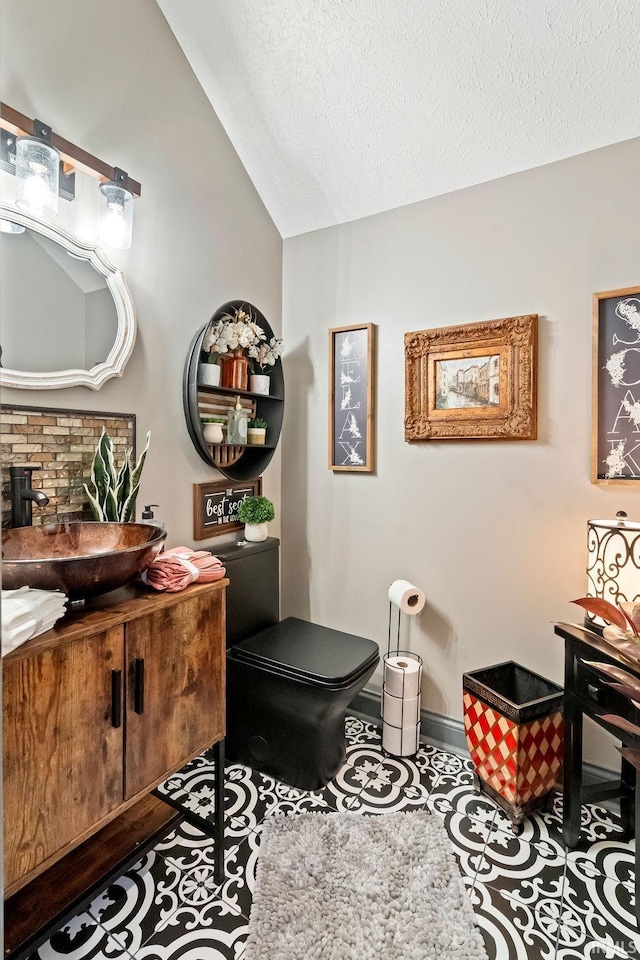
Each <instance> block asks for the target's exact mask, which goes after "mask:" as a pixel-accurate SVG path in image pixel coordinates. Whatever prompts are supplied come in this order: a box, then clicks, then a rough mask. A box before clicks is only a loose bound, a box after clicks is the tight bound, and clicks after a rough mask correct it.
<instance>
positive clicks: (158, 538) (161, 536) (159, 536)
mask: <svg viewBox="0 0 640 960" xmlns="http://www.w3.org/2000/svg"><path fill="white" fill-rule="evenodd" d="M89 523H91V524H93V523H95V524H96V525H98V524H99V525H100V526H104V527H121V526H123V524H122V522H119V521H117V520H115V521H112V520H69V521H68V522H64V521H62V522H60V523H42V524H39V525H38V526H39V527H40V528H41V529H43V530H46V529H47V528H50V527H62V528H64V527H73V526H76V525H80V524H82V525H83V526H84V525H85V524H89ZM127 525H130V526H132V527H154V528H155V530H156V534H155V535H154V536H153V537H152V538H151V539H150V540H144V541H142V542H141V543H136V544H133V545H132V546H130V547H123V548H122V549H120V550H118V549H116V550H114V549H113V548H111V549H109V550H100V551H99V552H98V553H76V554H70V555H69V556H66V557H21V558H20V559H15V560H12V559H11V558H10V557H4V556H3V557H2V563H11V564H14V563H15V564H27V563H44V562H46V563H70V562H72V561H74V560H87V559H90V558H94V557H109V556H113V557H115V556H123V555H124V554H127V553H133V552H134V551H139V550H140V549H141V548H143V547H144V548H147V547H152V546H155V545H156V544H157V543H162V541H163V540H165V539H166V536H167V531H166V530H165V529H164V527H160V526H157V525H156V524H151V523H135V522H134V523H131V524H129V523H128V522H127ZM10 529H14V530H15V529H19V528H17V527H13V528H10Z"/></svg>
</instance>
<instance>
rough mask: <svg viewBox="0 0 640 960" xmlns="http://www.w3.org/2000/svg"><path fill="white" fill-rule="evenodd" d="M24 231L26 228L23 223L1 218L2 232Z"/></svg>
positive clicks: (0, 227)
mask: <svg viewBox="0 0 640 960" xmlns="http://www.w3.org/2000/svg"><path fill="white" fill-rule="evenodd" d="M24 231H25V228H24V227H23V226H22V224H21V223H14V222H13V220H3V219H0V233H24Z"/></svg>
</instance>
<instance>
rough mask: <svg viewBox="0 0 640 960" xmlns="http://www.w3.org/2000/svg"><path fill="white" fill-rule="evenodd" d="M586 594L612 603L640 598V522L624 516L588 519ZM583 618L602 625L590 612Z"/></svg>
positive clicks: (600, 620)
mask: <svg viewBox="0 0 640 960" xmlns="http://www.w3.org/2000/svg"><path fill="white" fill-rule="evenodd" d="M587 546H588V551H589V553H588V560H587V596H589V597H600V598H601V599H603V600H608V601H609V603H612V604H613V605H614V606H617V605H618V604H620V603H625V602H633V601H637V600H640V523H637V522H635V521H633V520H627V519H616V520H589V521H588V522H587ZM586 619H587V620H588V621H589V622H590V623H591V624H592V625H594V626H598V627H603V626H604V625H605V623H606V621H604V620H602V619H601V618H600V617H595V616H594V615H593V614H587V617H586Z"/></svg>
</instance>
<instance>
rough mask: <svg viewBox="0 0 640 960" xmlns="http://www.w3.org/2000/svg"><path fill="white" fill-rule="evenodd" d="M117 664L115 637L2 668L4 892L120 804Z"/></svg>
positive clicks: (108, 634)
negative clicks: (115, 711)
mask: <svg viewBox="0 0 640 960" xmlns="http://www.w3.org/2000/svg"><path fill="white" fill-rule="evenodd" d="M122 655H123V628H122V627H115V628H113V629H110V630H106V631H104V632H102V633H98V634H96V635H94V636H91V637H86V638H83V639H79V640H76V641H73V642H70V643H65V644H61V645H60V646H58V647H57V648H54V649H49V650H45V651H43V652H41V653H38V654H34V655H33V656H31V657H30V656H26V657H21V658H20V659H17V660H15V661H14V660H9V661H5V663H4V669H3V684H2V687H3V735H4V736H3V739H4V864H5V885H6V888H8V892H11V890H12V888H13V886H14V884H16V882H17V881H19V880H20V878H23V877H25V876H26V875H27V874H29V873H30V872H31V871H32V870H33V869H34V868H36V867H37V866H38V865H39V864H41V863H43V862H44V861H46V860H48V859H49V858H50V857H52V856H54V855H55V854H56V853H57V852H58V851H61V850H62V849H63V848H64V847H65V846H67V845H68V844H70V843H72V841H74V840H75V839H76V838H77V837H78V836H79V835H81V834H82V833H84V832H85V831H87V830H89V828H90V827H91V826H92V825H93V824H95V823H96V822H97V821H99V820H101V819H102V818H103V817H105V816H106V815H107V814H108V813H110V812H111V811H112V810H114V809H115V808H116V807H117V806H118V804H120V803H121V802H122V729H123V728H122V725H120V726H119V727H114V726H113V723H114V722H116V723H117V719H118V718H117V716H114V715H113V714H114V710H113V708H114V707H117V705H118V703H117V701H118V697H119V696H120V697H121V696H122V689H123V677H122ZM112 697H113V700H112ZM18 886H20V884H18ZM6 892H7V890H5V893H6Z"/></svg>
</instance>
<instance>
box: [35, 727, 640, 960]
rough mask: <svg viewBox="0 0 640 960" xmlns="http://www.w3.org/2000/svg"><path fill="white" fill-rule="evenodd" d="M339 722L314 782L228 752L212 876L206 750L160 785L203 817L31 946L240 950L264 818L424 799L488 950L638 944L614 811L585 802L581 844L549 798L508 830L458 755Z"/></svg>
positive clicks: (126, 959) (167, 955)
mask: <svg viewBox="0 0 640 960" xmlns="http://www.w3.org/2000/svg"><path fill="white" fill-rule="evenodd" d="M346 732H347V760H346V763H345V765H344V767H343V768H342V770H341V771H340V772H339V773H338V775H337V777H336V778H335V780H333V781H332V782H331V783H329V784H328V785H327V786H326V787H325V788H324V789H323V790H318V791H316V792H313V793H307V792H304V791H301V790H295V789H293V788H291V787H289V786H286V785H285V784H283V783H280V782H278V781H277V780H274V779H273V778H271V777H266V776H262V775H261V774H258V773H255V772H254V771H252V770H250V769H249V768H247V767H244V766H241V765H238V764H235V765H234V764H231V765H228V766H227V770H226V809H227V817H228V819H227V824H226V831H225V836H226V841H225V846H226V854H225V862H226V867H225V881H224V883H223V884H222V885H221V886H219V885H217V884H216V883H215V882H214V881H213V844H212V841H211V839H210V837H209V836H208V835H207V830H208V826H209V824H208V822H207V821H211V818H212V816H213V813H214V811H213V783H212V764H211V760H210V758H209V757H208V756H207V754H204V755H203V756H201V757H198V758H197V759H196V760H193V761H192V762H191V763H190V764H188V766H186V767H185V768H184V769H183V770H181V771H180V772H179V773H177V774H175V775H174V776H172V777H171V778H170V779H169V780H167V781H166V782H165V783H164V784H163V785H162V787H161V788H160V792H161V793H165V794H167V795H169V796H171V798H172V800H173V801H179V802H180V804H181V805H182V806H183V807H184V808H185V809H186V810H189V811H190V812H191V813H194V814H197V815H198V816H199V817H201V818H202V829H199V828H196V827H194V826H192V825H191V824H190V823H189V822H187V821H182V822H181V823H180V824H179V825H178V827H177V828H174V829H173V830H172V831H171V832H170V833H168V834H167V835H166V836H164V837H163V838H162V839H161V840H160V842H159V843H158V844H157V845H156V846H155V848H154V849H153V850H151V851H150V852H149V853H147V854H146V855H145V856H144V857H142V859H141V860H140V861H139V862H138V863H135V864H133V865H132V866H131V867H130V868H129V869H128V870H126V871H125V872H124V873H123V874H122V875H121V876H120V877H119V878H118V879H117V880H116V881H115V882H113V883H112V884H111V885H110V886H109V887H108V888H107V889H106V890H104V891H103V892H102V893H101V894H100V895H99V896H97V897H96V898H95V899H94V900H93V902H92V903H90V904H89V906H88V907H87V908H86V909H85V910H84V911H83V912H82V913H80V914H79V915H78V916H77V917H75V918H74V919H73V920H71V921H70V922H69V923H67V924H66V925H65V926H64V927H63V928H62V929H61V930H60V931H58V932H57V933H55V934H54V935H53V936H52V937H51V938H50V939H49V940H48V941H47V942H46V943H44V944H43V945H42V946H41V947H39V949H38V950H37V951H36V952H35V953H33V954H32V955H31V958H30V960H59V958H62V957H65V958H67V960H69V958H72V960H178V958H180V960H240V958H241V957H242V955H243V953H244V942H245V938H246V934H247V921H248V917H249V912H250V909H251V897H252V891H253V888H254V878H255V870H256V863H257V860H258V854H259V847H260V831H261V828H262V824H263V823H264V821H265V820H266V819H267V818H269V817H273V816H277V815H288V814H292V813H298V812H301V811H307V810H324V809H326V810H327V811H331V810H357V811H360V812H362V813H363V814H375V813H379V812H382V811H387V810H419V809H423V808H426V809H428V810H430V811H431V812H432V813H434V814H435V815H437V816H440V817H442V818H443V820H444V822H445V826H446V829H447V832H448V834H449V836H450V837H451V842H452V844H453V848H454V851H455V854H456V857H457V860H458V863H459V865H460V869H461V871H462V874H463V877H464V881H465V883H466V885H467V887H468V892H469V897H470V898H471V901H472V903H473V906H474V909H475V912H476V916H477V923H478V926H479V927H480V929H481V931H482V934H483V936H484V939H485V943H486V947H487V953H488V955H489V958H490V960H538V958H540V960H574V958H575V960H578V958H589V960H609V958H618V957H621V958H625V957H638V956H639V955H640V935H639V934H638V932H637V930H636V924H635V921H634V915H633V914H634V898H633V856H634V854H633V845H632V844H630V843H623V842H622V841H621V840H620V830H619V826H618V824H617V820H616V817H615V814H613V813H610V812H608V811H607V810H605V809H604V808H602V807H597V806H585V807H584V808H583V835H584V838H585V842H584V846H583V848H581V849H580V850H579V851H578V850H576V851H573V852H571V853H569V854H567V853H566V852H565V850H564V847H563V845H562V841H561V836H560V825H561V802H562V801H561V799H560V798H557V799H556V800H555V802H554V805H553V807H552V809H551V810H549V811H548V812H544V813H541V814H536V815H534V816H531V817H529V818H528V819H527V820H526V821H525V826H524V828H523V831H522V833H521V834H520V836H517V837H516V836H514V834H513V832H512V830H511V826H510V823H509V821H508V819H507V818H506V817H505V815H504V814H503V813H502V811H500V810H498V809H497V808H496V806H495V805H494V804H493V803H492V802H491V801H490V800H488V799H486V798H484V797H482V796H479V795H478V794H476V793H474V790H473V785H472V773H471V764H470V762H469V760H465V759H462V758H460V757H458V756H456V755H454V754H451V753H445V752H443V751H442V750H438V749H436V748H435V747H433V746H430V745H428V744H423V745H422V746H421V748H420V750H419V752H418V754H417V755H416V756H415V757H414V758H412V759H398V758H395V757H388V756H386V755H385V754H383V752H382V748H381V744H380V731H379V728H378V727H376V726H374V725H373V724H370V723H367V722H365V721H364V720H362V719H358V718H356V717H349V718H347V722H346ZM265 960H270V958H265ZM381 960H382V958H381ZM407 960H410V958H407ZM434 960H437V958H434Z"/></svg>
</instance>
